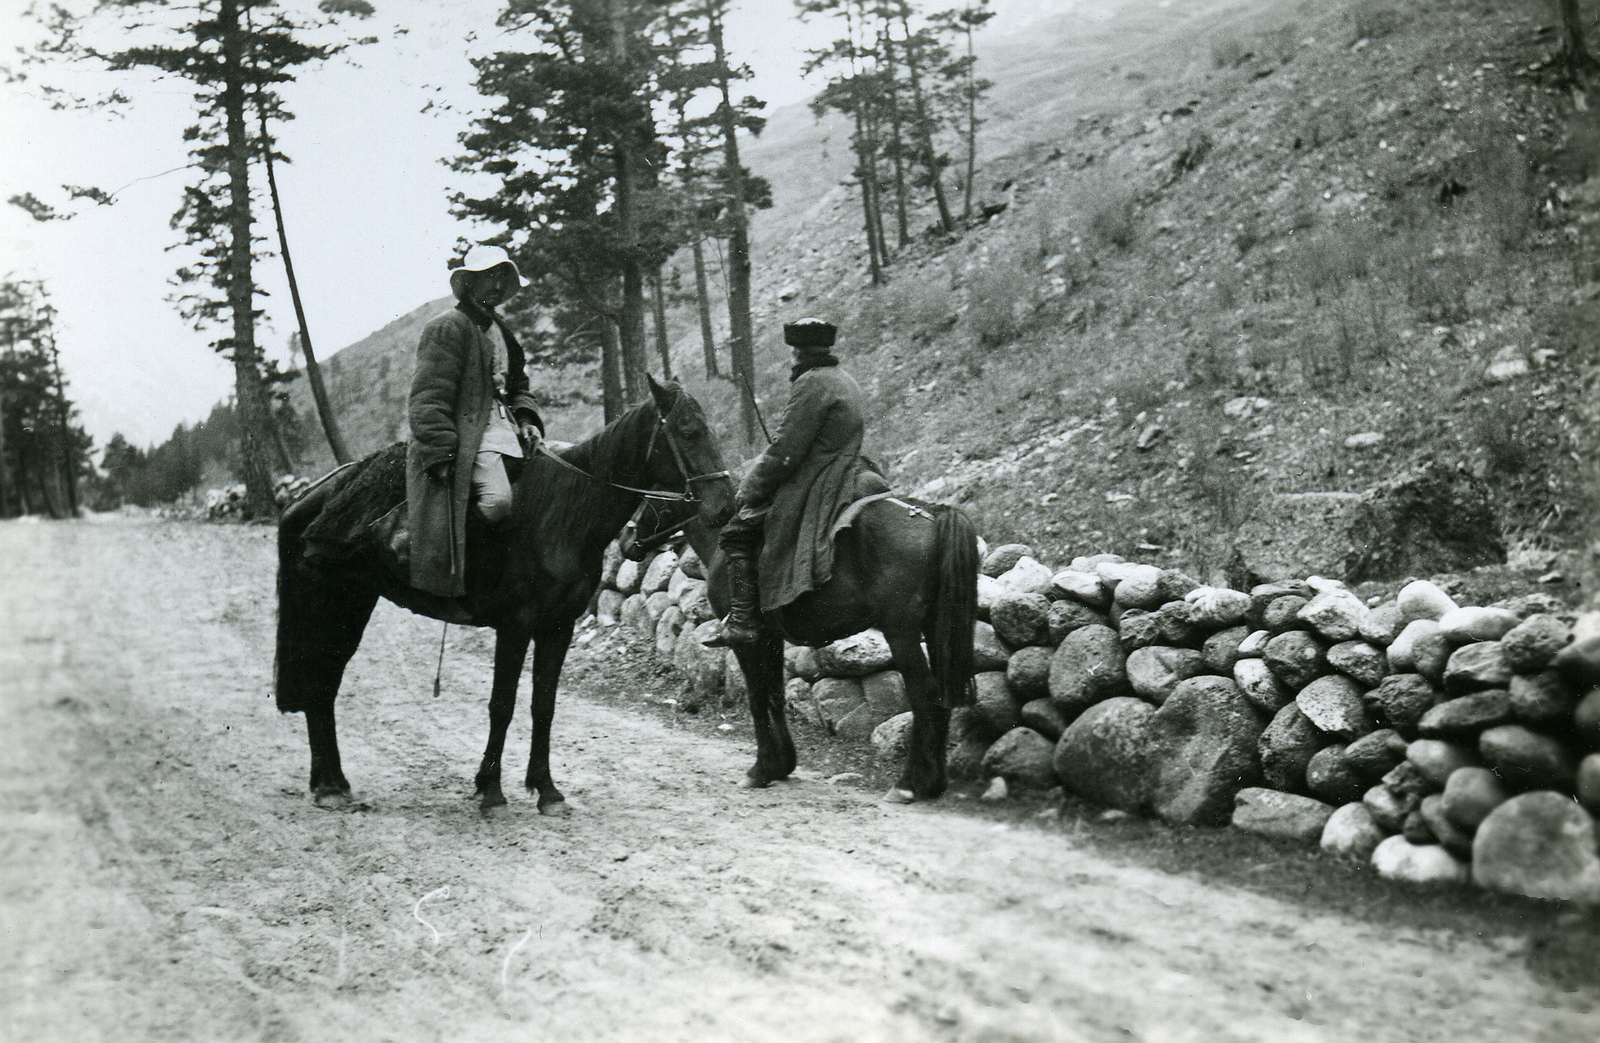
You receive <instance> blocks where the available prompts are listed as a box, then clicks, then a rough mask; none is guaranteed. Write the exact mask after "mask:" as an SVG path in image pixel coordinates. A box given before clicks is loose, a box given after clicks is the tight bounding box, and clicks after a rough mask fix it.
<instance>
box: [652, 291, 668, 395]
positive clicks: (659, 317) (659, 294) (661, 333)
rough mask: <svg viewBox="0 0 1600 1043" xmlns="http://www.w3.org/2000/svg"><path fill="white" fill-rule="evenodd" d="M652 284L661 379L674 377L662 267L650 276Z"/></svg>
mask: <svg viewBox="0 0 1600 1043" xmlns="http://www.w3.org/2000/svg"><path fill="white" fill-rule="evenodd" d="M650 286H651V289H652V290H653V291H654V293H653V294H652V303H653V304H654V305H655V320H656V354H658V355H660V356H661V379H662V380H671V379H672V352H671V347H670V345H669V344H668V343H667V296H666V291H664V290H663V289H662V288H661V269H660V268H657V269H656V273H655V275H653V276H651V278H650Z"/></svg>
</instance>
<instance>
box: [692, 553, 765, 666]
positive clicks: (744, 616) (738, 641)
mask: <svg viewBox="0 0 1600 1043" xmlns="http://www.w3.org/2000/svg"><path fill="white" fill-rule="evenodd" d="M728 598H729V602H730V604H729V606H728V616H727V618H726V619H724V620H723V621H722V629H721V630H720V631H718V632H717V633H716V634H714V635H712V636H711V637H708V638H706V639H705V641H703V642H702V644H704V645H705V646H706V647H707V648H724V647H736V648H738V647H748V646H749V645H753V644H755V641H756V638H757V637H759V636H760V631H759V630H758V629H757V626H756V614H757V612H758V611H759V605H758V604H757V601H756V599H757V591H756V561H755V558H754V557H753V556H752V555H751V554H750V553H749V552H748V551H746V550H745V549H744V548H742V547H740V548H731V547H730V548H729V549H728Z"/></svg>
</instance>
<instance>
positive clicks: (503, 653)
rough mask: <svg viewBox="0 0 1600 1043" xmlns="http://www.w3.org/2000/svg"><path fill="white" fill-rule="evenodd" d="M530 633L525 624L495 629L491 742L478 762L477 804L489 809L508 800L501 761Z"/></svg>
mask: <svg viewBox="0 0 1600 1043" xmlns="http://www.w3.org/2000/svg"><path fill="white" fill-rule="evenodd" d="M530 638H531V635H530V633H529V632H528V630H527V629H525V628H523V627H515V628H513V627H501V628H498V629H496V630H495V641H494V686H493V688H491V689H490V692H489V744H488V745H487V746H486V747H485V748H484V751H483V763H482V764H480V765H478V774H477V777H476V779H475V780H474V781H475V782H476V783H477V791H478V807H479V808H480V809H481V810H483V811H485V812H487V811H488V810H489V809H490V808H497V807H500V806H501V805H502V804H504V803H505V802H506V795H505V793H504V792H503V791H502V790H501V789H500V761H501V758H502V757H503V756H504V755H505V749H506V731H507V730H508V729H509V728H510V727H511V715H512V714H513V713H515V712H516V709H517V682H518V680H519V679H520V678H521V676H522V664H523V663H524V662H525V661H526V660H527V658H528V642H529V640H530Z"/></svg>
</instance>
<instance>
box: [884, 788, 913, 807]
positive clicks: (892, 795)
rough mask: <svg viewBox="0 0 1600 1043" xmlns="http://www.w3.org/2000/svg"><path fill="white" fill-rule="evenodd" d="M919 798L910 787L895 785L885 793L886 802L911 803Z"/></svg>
mask: <svg viewBox="0 0 1600 1043" xmlns="http://www.w3.org/2000/svg"><path fill="white" fill-rule="evenodd" d="M916 799H917V795H916V794H915V793H912V792H911V791H910V790H908V789H900V788H899V787H895V788H894V789H891V790H890V791H889V792H888V793H885V794H884V795H883V801H884V803H885V804H910V803H911V802H912V801H914V800H916Z"/></svg>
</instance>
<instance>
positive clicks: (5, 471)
mask: <svg viewBox="0 0 1600 1043" xmlns="http://www.w3.org/2000/svg"><path fill="white" fill-rule="evenodd" d="M13 474H14V472H13V471H12V467H11V448H10V446H8V445H7V444H6V395H5V392H4V391H0V518H15V517H16V516H17V513H18V512H17V510H16V508H15V507H14V506H13V505H14V504H15V502H16V495H15V494H16V491H17V489H16V482H15V480H14V478H13Z"/></svg>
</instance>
